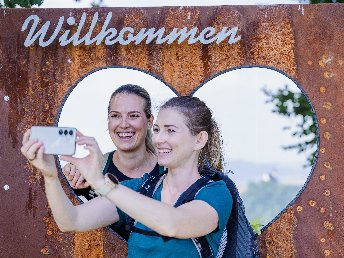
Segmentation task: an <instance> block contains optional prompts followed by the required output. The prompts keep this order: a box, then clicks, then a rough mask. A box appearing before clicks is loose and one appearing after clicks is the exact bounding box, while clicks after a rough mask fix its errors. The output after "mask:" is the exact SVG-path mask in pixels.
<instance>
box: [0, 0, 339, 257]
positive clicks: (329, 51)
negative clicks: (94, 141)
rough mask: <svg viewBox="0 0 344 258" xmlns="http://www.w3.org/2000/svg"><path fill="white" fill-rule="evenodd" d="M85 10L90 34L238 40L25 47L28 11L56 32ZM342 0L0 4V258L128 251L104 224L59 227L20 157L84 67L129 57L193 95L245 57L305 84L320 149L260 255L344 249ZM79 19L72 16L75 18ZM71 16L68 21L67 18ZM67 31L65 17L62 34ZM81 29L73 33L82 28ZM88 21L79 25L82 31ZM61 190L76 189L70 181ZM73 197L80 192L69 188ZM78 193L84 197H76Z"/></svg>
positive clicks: (263, 239)
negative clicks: (207, 31) (315, 0)
mask: <svg viewBox="0 0 344 258" xmlns="http://www.w3.org/2000/svg"><path fill="white" fill-rule="evenodd" d="M83 12H85V13H86V14H87V19H86V22H85V28H86V27H90V25H91V23H92V17H93V16H94V15H95V13H96V12H98V15H99V19H98V20H99V21H100V22H98V23H96V25H95V27H94V31H93V34H92V35H96V34H97V33H99V32H100V31H101V30H102V23H101V22H104V20H105V17H106V16H107V15H108V13H109V12H112V19H111V21H110V22H109V25H108V27H109V28H110V27H113V28H118V29H119V28H124V27H133V28H135V30H136V31H139V30H140V29H141V28H154V27H155V28H161V27H164V28H166V31H168V30H171V29H173V28H183V27H184V26H187V27H188V28H192V27H198V28H200V29H204V28H206V27H214V28H215V29H217V30H220V29H221V28H223V27H228V28H231V27H233V26H236V27H238V29H239V30H238V35H239V34H240V36H241V39H240V40H239V41H237V42H236V43H234V44H228V42H221V43H220V44H216V43H211V44H208V45H205V44H201V43H200V42H196V43H194V44H188V43H187V42H186V41H184V42H182V43H181V44H177V43H176V42H173V43H172V44H166V43H164V44H160V45H158V44H155V43H154V42H153V43H150V44H145V43H140V44H138V45H135V44H133V43H130V44H129V45H121V44H113V45H106V44H104V41H102V42H100V44H98V45H96V44H95V43H93V44H90V45H88V46H86V45H85V44H79V45H77V46H73V45H72V44H69V45H67V46H61V45H60V44H59V42H58V39H56V40H54V41H53V42H52V43H51V44H49V45H48V46H46V47H42V46H40V45H39V43H38V40H37V41H35V43H34V44H33V45H30V46H29V47H25V46H24V41H25V39H26V36H27V33H28V30H26V31H24V32H22V31H21V29H22V25H23V23H24V21H25V19H26V18H27V17H29V16H30V15H33V14H34V15H37V16H38V17H39V18H40V22H39V26H43V24H45V22H46V21H51V26H50V28H49V30H48V35H52V34H53V33H54V28H55V26H56V25H57V24H58V20H59V18H60V17H61V16H64V17H65V18H66V19H67V17H70V16H71V17H74V18H75V21H80V19H82V15H83ZM343 17H344V6H343V5H341V4H330V5H276V6H221V7H183V8H179V7H172V8H167V7H164V8H100V9H16V10H7V9H3V10H2V12H1V13H0V40H1V48H0V72H1V73H0V110H1V116H0V135H1V136H0V142H1V146H2V148H1V149H0V184H1V185H0V186H1V188H0V189H1V195H0V203H1V211H0V257H44V256H51V257H125V256H126V245H125V243H123V242H122V241H121V240H119V239H118V238H116V237H115V236H113V235H112V234H111V233H110V232H108V231H107V230H106V229H101V230H97V231H94V232H89V233H82V234H71V233H61V232H59V230H58V229H57V227H56V225H55V223H54V221H53V218H52V216H51V213H50V209H49V207H48V204H47V201H46V198H45V194H44V184H43V179H42V178H41V176H40V175H39V173H38V172H37V171H36V170H35V169H34V168H33V167H31V166H30V165H29V164H28V163H27V162H26V161H25V159H24V158H23V157H22V155H21V154H20V146H21V138H22V134H23V132H24V131H25V130H26V129H27V128H29V127H31V126H32V125H34V124H44V125H52V124H54V122H55V119H56V116H57V113H58V109H59V107H60V104H61V102H62V100H63V98H64V96H65V95H66V94H67V92H68V91H69V89H70V88H71V87H72V86H73V85H74V84H75V83H76V82H77V81H78V80H79V79H80V78H81V77H82V76H83V75H85V74H86V73H89V72H90V71H93V70H94V69H97V68H100V67H104V66H131V67H135V68H138V69H142V70H145V71H148V72H150V73H152V74H154V75H156V76H157V77H159V78H160V79H162V80H164V81H166V82H167V83H168V84H169V85H171V86H172V87H173V88H174V89H175V90H176V91H178V92H179V93H180V94H189V93H190V92H192V91H193V90H194V89H195V88H197V86H198V85H199V84H200V83H202V82H203V81H204V80H206V79H208V78H209V77H211V76H213V75H215V74H217V73H219V72H221V71H223V70H227V69H230V68H234V67H238V66H247V65H259V66H268V67H273V68H275V69H278V70H280V71H282V72H284V73H286V74H287V75H288V76H290V77H291V78H293V79H294V80H295V81H297V82H298V83H299V84H300V85H301V86H302V88H303V89H304V91H305V92H306V94H307V95H308V96H309V98H310V100H311V102H312V104H313V106H314V108H315V110H316V114H317V118H318V121H320V123H319V130H320V132H319V135H320V151H319V157H318V161H317V164H316V167H315V169H314V172H313V174H312V177H311V178H310V181H309V182H308V184H307V186H306V188H305V190H304V191H303V192H302V194H301V195H300V196H299V197H298V199H297V200H296V201H295V202H294V203H293V204H292V205H291V206H290V207H289V208H288V209H287V210H285V211H284V213H283V214H281V215H280V216H279V217H278V218H277V219H276V220H274V222H273V223H271V224H270V225H269V226H268V227H267V228H265V230H264V232H263V233H262V234H261V235H260V237H259V245H260V253H261V255H262V257H323V256H328V257H342V256H344V254H343V251H342V246H344V237H343V228H344V221H343V219H342V217H343V216H342V215H341V214H343V212H344V208H343V205H342V203H343V202H344V195H343V191H341V186H342V185H343V183H344V177H343V176H342V173H341V172H342V171H343V169H344V161H343V159H342V157H341V155H342V153H343V138H344V137H343V128H344V122H343V121H344V115H343V111H342V110H343V108H344V87H343V83H342V82H343V81H344V74H343V73H342V70H343V64H344V48H343V47H342V38H343V37H344V28H343V26H342V21H343ZM70 22H71V21H70ZM71 23H72V22H71ZM68 29H71V27H70V26H68V25H67V24H66V23H64V24H63V25H62V28H61V30H60V31H59V33H58V37H60V36H62V35H63V33H65V32H66V30H68ZM76 32H77V29H76V27H75V26H74V27H73V28H72V29H71V32H70V33H71V34H70V35H72V34H73V33H76ZM86 33H87V29H84V30H82V31H81V35H85V34H86ZM65 190H66V191H67V192H69V189H68V187H67V186H65ZM69 196H70V197H71V198H74V196H73V194H71V193H69ZM73 201H74V202H77V200H76V199H75V198H74V199H73Z"/></svg>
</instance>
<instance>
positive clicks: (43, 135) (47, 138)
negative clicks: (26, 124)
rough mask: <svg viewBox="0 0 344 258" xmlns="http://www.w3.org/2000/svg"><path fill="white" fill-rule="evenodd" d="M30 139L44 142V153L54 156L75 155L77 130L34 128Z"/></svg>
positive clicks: (67, 128)
mask: <svg viewBox="0 0 344 258" xmlns="http://www.w3.org/2000/svg"><path fill="white" fill-rule="evenodd" d="M30 139H38V140H39V141H41V142H43V145H44V153H45V154H54V155H74V153H75V141H76V129H75V128H72V127H56V126H33V127H32V128H31V133H30Z"/></svg>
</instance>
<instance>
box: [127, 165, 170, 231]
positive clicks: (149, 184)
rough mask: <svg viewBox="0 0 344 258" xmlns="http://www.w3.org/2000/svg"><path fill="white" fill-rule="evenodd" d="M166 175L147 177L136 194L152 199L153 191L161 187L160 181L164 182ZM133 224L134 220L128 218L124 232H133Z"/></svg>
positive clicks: (164, 173) (163, 173) (164, 172)
mask: <svg viewBox="0 0 344 258" xmlns="http://www.w3.org/2000/svg"><path fill="white" fill-rule="evenodd" d="M159 170H160V167H159ZM161 171H162V170H161ZM166 173H167V171H163V172H162V173H159V175H155V176H150V177H148V178H147V180H146V181H144V182H143V184H142V186H141V188H140V189H139V191H138V192H139V193H140V194H143V195H145V196H147V197H153V195H154V193H155V191H156V190H157V189H158V187H159V186H160V185H161V183H162V181H163V180H164V178H165V175H166ZM134 224H135V220H134V219H133V218H131V217H130V218H129V220H128V222H127V225H126V226H125V230H127V231H130V232H132V231H134ZM154 233H155V232H154Z"/></svg>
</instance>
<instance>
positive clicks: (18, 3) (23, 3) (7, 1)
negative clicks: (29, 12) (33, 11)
mask: <svg viewBox="0 0 344 258" xmlns="http://www.w3.org/2000/svg"><path fill="white" fill-rule="evenodd" d="M43 1H44V0H3V1H0V7H1V8H16V7H24V8H31V7H33V6H40V5H42V4H43Z"/></svg>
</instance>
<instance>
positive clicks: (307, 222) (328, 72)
mask: <svg viewBox="0 0 344 258" xmlns="http://www.w3.org/2000/svg"><path fill="white" fill-rule="evenodd" d="M295 9H296V7H295ZM343 15H344V9H343V5H336V4H334V5H332V4H331V5H320V6H304V14H302V13H301V12H300V11H299V12H297V11H296V10H295V11H294V12H293V23H294V27H295V30H294V31H295V39H296V42H297V46H298V47H297V48H296V56H297V60H298V68H299V69H298V80H299V82H300V84H301V85H302V87H303V88H304V89H305V90H306V92H307V94H308V96H309V97H310V99H311V101H312V104H313V105H314V107H315V109H316V112H317V117H318V120H319V121H322V122H320V123H319V124H320V125H319V126H320V153H319V159H318V162H317V166H316V168H315V171H314V173H313V176H312V178H311V180H310V182H309V183H308V185H307V188H306V189H305V190H304V192H303V193H302V194H301V196H300V197H299V198H298V200H297V202H296V203H295V205H294V207H296V206H302V207H303V210H302V212H298V213H296V216H297V219H298V221H299V222H298V227H297V230H296V231H295V234H294V239H295V248H296V250H297V253H298V257H315V256H318V257H343V256H344V253H343V250H342V248H339V246H343V245H344V237H343V228H344V221H343V219H342V215H340V214H343V212H344V207H343V205H342V204H341V203H343V198H344V195H343V191H342V185H343V183H344V178H343V175H342V171H343V168H344V166H343V165H344V164H343V161H342V154H341V153H342V150H343V136H342V133H343V119H344V117H343V112H342V108H343V98H344V92H343V85H342V82H343V73H342V64H343V61H342V60H343V56H344V53H343V52H344V51H343V48H341V47H340V46H341V45H342V40H341V36H340V35H343V29H342V26H341V25H340V20H341V17H343ZM324 119H325V120H326V122H325V123H324V121H325V120H324Z"/></svg>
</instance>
